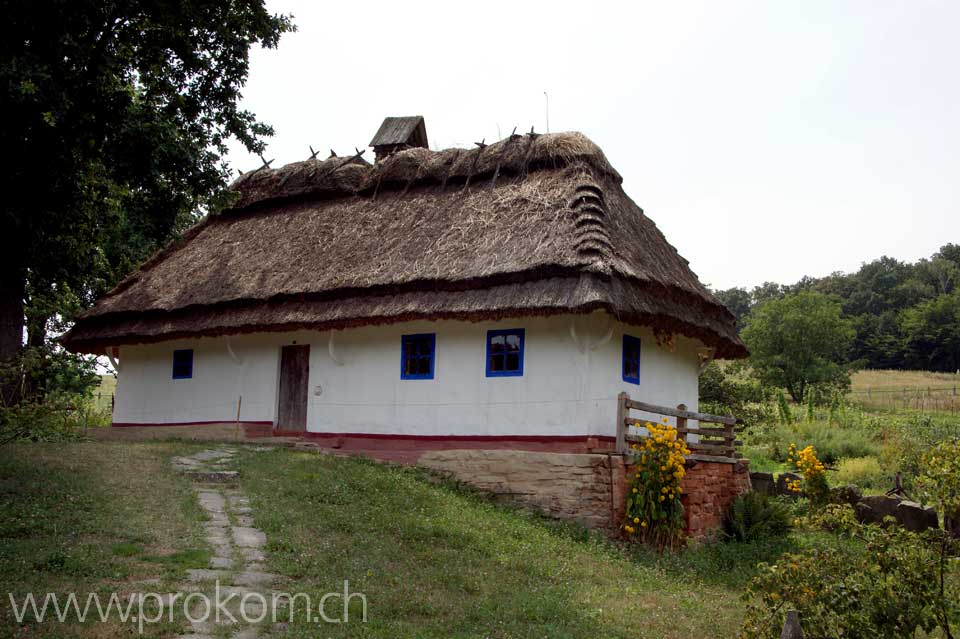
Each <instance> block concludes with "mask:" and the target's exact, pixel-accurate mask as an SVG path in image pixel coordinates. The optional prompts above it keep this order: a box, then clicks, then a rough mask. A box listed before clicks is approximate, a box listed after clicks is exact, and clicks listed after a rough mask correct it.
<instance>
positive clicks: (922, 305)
mask: <svg viewBox="0 0 960 639" xmlns="http://www.w3.org/2000/svg"><path fill="white" fill-rule="evenodd" d="M804 291H809V292H815V293H822V294H824V295H829V296H834V297H835V298H836V299H839V300H840V301H841V308H842V310H843V316H844V317H846V318H849V319H850V320H851V321H852V322H853V328H854V331H855V333H856V337H855V339H854V342H853V346H852V347H851V350H850V355H849V358H850V361H851V362H856V363H858V364H859V365H862V366H865V367H868V368H922V369H926V370H934V371H955V370H958V369H960V359H958V358H960V353H958V348H957V345H956V344H957V341H956V337H955V336H956V335H957V334H958V333H960V319H957V315H956V313H955V307H956V299H957V297H956V296H957V295H960V245H958V244H945V245H944V246H942V247H941V248H940V250H939V251H937V252H936V253H934V254H933V255H931V256H930V257H929V258H923V259H920V260H918V261H917V262H915V263H913V264H910V263H906V262H901V261H899V260H895V259H893V258H891V257H881V258H879V259H877V260H874V261H872V262H868V263H866V264H863V266H861V267H860V269H859V270H858V271H857V272H855V273H841V272H835V273H831V274H830V275H827V276H826V277H821V278H813V277H804V278H802V279H800V280H799V281H798V282H796V283H794V284H790V285H780V284H776V283H773V282H765V283H763V284H762V285H760V286H756V287H754V288H753V289H752V290H751V291H749V292H748V291H747V289H745V288H731V289H727V290H723V291H716V292H714V295H715V296H716V297H717V299H719V300H720V301H721V302H723V303H724V304H725V305H726V306H727V308H729V309H730V310H731V312H733V314H734V315H735V316H736V317H737V328H738V329H739V330H742V329H743V327H744V326H745V325H746V320H747V318H748V317H749V316H750V314H751V313H752V312H753V310H754V309H755V308H758V307H759V306H760V305H762V304H763V303H764V302H766V301H769V300H776V299H781V298H783V297H784V296H787V295H790V294H793V293H799V292H804Z"/></svg>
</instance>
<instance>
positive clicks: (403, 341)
mask: <svg viewBox="0 0 960 639" xmlns="http://www.w3.org/2000/svg"><path fill="white" fill-rule="evenodd" d="M436 352H437V334H436V333H419V334H417V335H404V336H403V337H401V338H400V379H433V364H434V359H435V355H436Z"/></svg>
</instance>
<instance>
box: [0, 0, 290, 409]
mask: <svg viewBox="0 0 960 639" xmlns="http://www.w3.org/2000/svg"><path fill="white" fill-rule="evenodd" d="M4 18H5V19H4V22H3V29H4V31H3V36H4V37H3V41H4V42H5V43H6V45H5V49H4V58H3V60H4V63H3V64H2V65H0V80H2V81H0V87H2V88H0V92H2V98H0V99H2V104H3V110H4V112H5V113H7V114H8V115H9V117H7V118H4V120H3V123H2V125H0V140H2V143H3V147H4V148H5V149H6V151H7V152H8V153H9V154H10V156H11V157H16V158H17V161H16V162H13V163H12V164H11V165H10V167H9V168H8V170H5V171H3V172H2V174H0V179H2V180H3V191H4V192H5V193H9V194H11V195H10V197H6V198H4V200H3V204H2V211H0V217H2V220H3V230H4V232H3V234H2V235H0V259H2V260H3V261H2V265H0V406H8V407H9V406H13V405H16V404H18V403H20V402H21V401H31V402H35V403H39V402H40V401H41V400H43V398H44V397H46V396H47V395H48V394H49V393H54V392H57V391H64V390H68V391H69V392H72V393H82V392H83V391H84V390H87V389H89V388H90V385H91V384H93V383H95V381H96V376H95V375H94V374H93V367H92V359H91V358H83V357H79V356H74V355H72V354H69V353H65V352H64V351H63V349H62V348H60V347H59V345H58V344H57V343H56V341H55V338H56V337H57V336H58V335H59V334H61V333H62V332H63V331H64V330H65V329H66V328H67V327H68V326H69V321H70V319H71V318H72V317H74V316H75V315H76V313H78V312H79V311H81V310H82V309H83V308H86V307H88V306H89V305H90V304H91V303H92V301H93V299H95V298H96V297H97V296H98V295H100V294H102V293H104V292H105V291H106V290H108V289H109V288H111V287H112V286H113V285H114V284H116V283H117V282H118V281H119V280H120V279H121V278H123V277H124V276H126V275H127V274H128V273H129V272H130V271H132V270H133V269H134V268H136V266H137V265H138V264H140V263H141V262H143V261H144V260H145V259H146V258H147V257H148V256H149V255H150V254H151V253H153V252H154V251H156V250H157V249H158V248H159V247H161V246H163V245H164V244H166V243H167V242H168V241H169V240H171V239H173V238H176V237H177V236H178V235H179V234H180V233H181V232H182V231H183V230H184V229H186V228H187V227H188V226H190V225H191V224H192V223H194V222H196V221H197V219H198V218H199V217H200V216H201V215H203V214H205V213H208V212H214V213H215V212H216V211H217V210H218V209H219V208H220V207H221V206H222V205H223V203H224V202H225V198H226V188H225V187H226V185H227V183H228V180H227V178H229V177H230V176H229V173H228V169H227V167H226V165H225V164H224V163H223V161H222V159H223V157H224V155H225V153H226V150H227V143H228V142H229V141H230V140H231V139H235V140H237V141H239V142H240V144H242V145H243V146H244V147H245V148H246V149H248V150H249V151H251V152H255V153H259V152H262V151H263V149H264V139H265V138H266V137H267V136H269V135H270V134H271V133H272V131H271V129H270V128H269V127H268V126H266V125H264V124H262V123H260V122H258V121H257V120H256V118H255V116H254V114H252V113H250V112H248V111H244V110H243V109H241V108H239V106H238V103H239V100H240V92H241V90H242V87H243V85H244V84H245V82H246V79H247V73H248V70H249V51H250V50H251V48H253V47H255V46H263V47H275V46H276V45H277V43H278V41H279V38H280V37H281V35H282V34H283V33H285V32H287V31H290V30H291V29H292V25H291V23H290V21H289V18H287V17H285V16H280V15H274V14H271V13H270V12H268V11H267V9H266V7H265V5H264V3H263V2H262V0H244V1H241V2H231V3H214V4H166V3H149V2H138V1H136V0H134V1H133V2H128V3H123V4H110V3H82V2H69V3H59V4H52V5H51V4H38V3H30V2H25V3H15V4H11V5H9V6H7V7H5V15H4ZM24 337H26V339H24ZM65 387H67V388H65Z"/></svg>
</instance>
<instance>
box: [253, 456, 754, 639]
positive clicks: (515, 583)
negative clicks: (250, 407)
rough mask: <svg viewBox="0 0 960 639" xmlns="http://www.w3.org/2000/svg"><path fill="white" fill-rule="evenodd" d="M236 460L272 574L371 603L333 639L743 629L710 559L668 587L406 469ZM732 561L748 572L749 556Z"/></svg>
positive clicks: (589, 540) (602, 544)
mask: <svg viewBox="0 0 960 639" xmlns="http://www.w3.org/2000/svg"><path fill="white" fill-rule="evenodd" d="M240 462H241V463H240V468H241V476H242V478H243V479H242V483H243V488H244V490H245V491H247V492H248V494H249V495H250V497H251V503H252V505H253V508H254V511H255V513H256V522H257V525H258V526H260V527H262V528H263V530H264V531H265V532H266V533H267V538H268V540H269V546H268V550H269V552H270V561H271V568H272V569H273V570H275V571H277V572H280V573H283V574H285V575H289V576H290V577H292V578H293V579H292V581H293V584H292V585H291V587H292V588H296V589H298V590H304V591H306V592H326V591H328V590H329V589H331V588H336V587H337V585H338V584H341V583H342V581H343V579H349V580H350V586H351V590H353V589H354V588H356V591H357V592H363V593H365V594H366V595H367V598H368V600H369V602H370V611H371V612H370V621H369V623H367V624H365V626H364V627H361V626H360V625H354V624H350V625H347V626H342V627H338V628H334V629H327V632H326V635H329V636H373V637H398V636H418V637H443V638H447V637H476V636H496V637H544V636H549V637H599V636H602V637H678V638H679V637H691V636H697V637H713V636H715V637H729V636H732V635H733V634H735V632H736V628H737V627H738V626H739V623H740V616H741V604H740V602H739V600H738V596H739V592H740V591H739V587H740V586H742V581H740V582H738V583H737V584H729V583H724V582H723V581H722V579H721V577H720V576H719V574H718V573H721V572H723V571H722V570H720V569H719V566H720V565H721V564H722V563H723V562H722V561H721V560H719V559H716V560H715V561H714V562H712V563H714V565H716V566H717V568H716V569H715V570H709V571H707V574H702V573H699V572H698V570H696V569H695V568H694V567H693V566H689V565H687V564H685V563H684V562H685V560H684V559H682V558H680V559H677V560H676V561H678V562H680V564H682V565H680V566H676V568H675V569H676V571H677V572H676V574H674V575H672V576H666V575H665V574H664V571H663V568H662V566H663V565H664V564H662V563H661V561H662V560H661V559H659V558H657V557H656V556H653V555H649V554H647V553H646V552H644V551H642V550H636V551H635V552H636V554H635V555H633V556H634V559H633V560H631V558H630V556H628V555H625V554H624V551H623V550H621V549H620V548H618V547H617V546H615V545H613V544H611V543H610V542H608V541H606V540H604V539H603V538H602V537H600V536H598V535H594V534H591V533H587V532H586V531H584V530H582V529H579V528H577V527H574V526H570V525H564V524H558V523H556V522H553V521H549V520H546V519H543V518H540V517H537V516H532V515H529V514H526V513H524V512H522V511H513V510H507V509H504V508H502V507H499V506H496V505H494V504H492V503H491V502H489V501H488V500H486V499H484V498H482V497H481V496H479V495H477V494H473V493H471V492H469V491H468V492H465V491H464V490H462V489H461V488H458V487H456V486H453V485H449V484H441V485H437V484H436V483H435V482H434V481H428V478H427V477H426V476H424V475H423V474H422V473H420V472H418V471H416V470H412V469H409V468H390V467H384V466H380V465H377V464H374V463H371V462H367V461H363V460H359V459H343V458H337V457H331V456H318V455H316V454H309V453H291V452H288V451H285V450H277V451H274V452H266V453H258V454H253V453H249V454H245V455H243V456H242V457H241V460H240ZM720 546H722V545H721V544H713V545H710V546H709V547H707V548H705V549H703V550H701V551H700V552H702V553H703V555H699V556H698V557H699V559H700V561H701V562H702V563H710V562H709V560H707V559H705V558H704V557H705V556H707V555H710V553H712V552H713V550H714V549H718V548H720ZM720 550H722V549H720ZM631 552H632V551H631ZM740 560H741V561H742V562H744V563H742V564H741V565H739V566H738V568H740V569H743V570H744V571H746V573H747V574H748V575H750V574H752V570H753V567H752V566H753V564H754V563H755V560H754V559H753V558H752V556H750V555H749V554H747V553H745V554H744V555H743V556H742V557H740ZM681 573H682V574H681ZM745 576H746V575H745ZM704 610H709V611H710V614H709V615H704V614H703V612H704ZM290 632H291V635H292V636H314V634H315V632H316V628H315V626H312V625H308V624H303V625H294V626H293V627H291V628H290Z"/></svg>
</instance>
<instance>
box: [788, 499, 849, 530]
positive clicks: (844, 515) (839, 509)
mask: <svg viewBox="0 0 960 639" xmlns="http://www.w3.org/2000/svg"><path fill="white" fill-rule="evenodd" d="M796 524H797V526H802V527H803V528H807V529H812V530H826V531H829V532H835V533H850V532H852V531H854V530H855V529H856V528H857V527H858V526H859V525H860V524H859V522H858V521H857V516H856V513H855V512H854V510H853V506H851V505H850V504H827V505H825V506H824V507H823V508H818V509H816V510H814V511H812V512H808V513H807V514H806V515H804V516H803V517H800V518H798V520H797V522H796Z"/></svg>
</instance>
